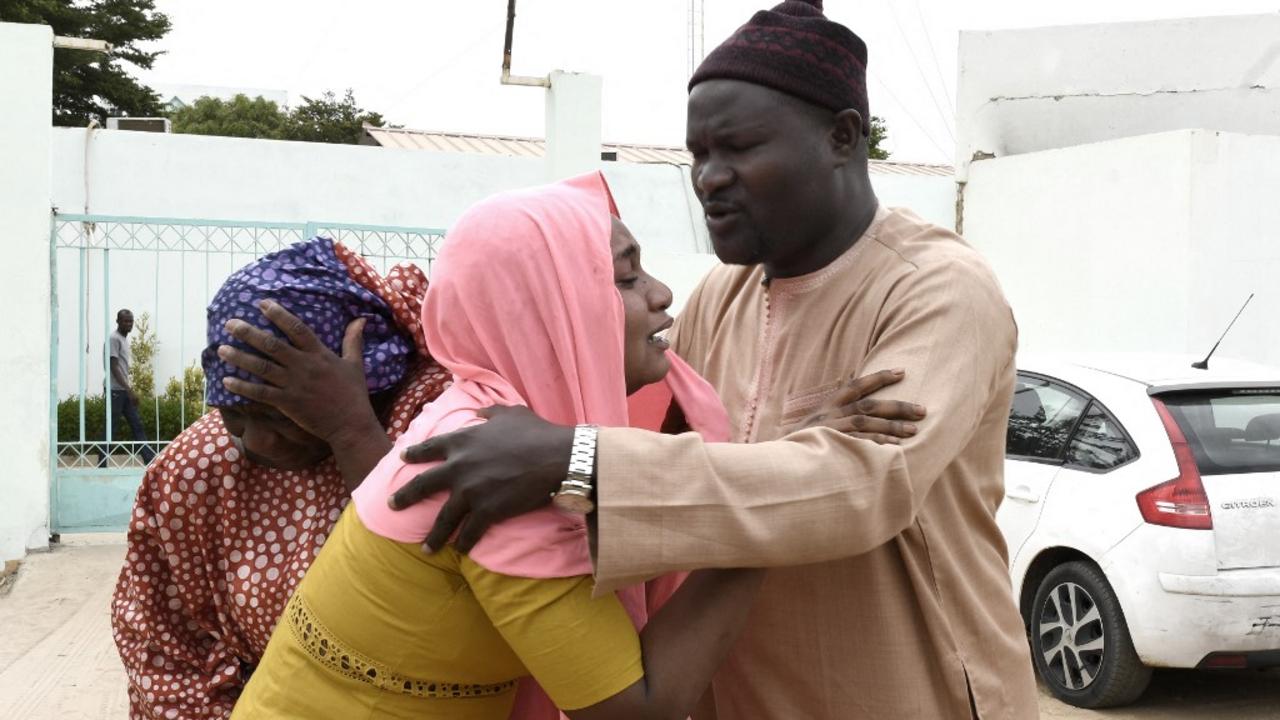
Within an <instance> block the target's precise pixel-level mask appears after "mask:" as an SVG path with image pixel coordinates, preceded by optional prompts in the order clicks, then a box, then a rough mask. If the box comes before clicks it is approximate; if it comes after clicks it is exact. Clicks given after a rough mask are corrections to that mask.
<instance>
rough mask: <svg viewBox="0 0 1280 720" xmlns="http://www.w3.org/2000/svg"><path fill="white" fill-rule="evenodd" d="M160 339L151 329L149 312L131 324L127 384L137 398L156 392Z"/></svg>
mask: <svg viewBox="0 0 1280 720" xmlns="http://www.w3.org/2000/svg"><path fill="white" fill-rule="evenodd" d="M159 349H160V341H159V340H157V339H156V333H155V331H154V330H152V329H151V314H150V313H142V314H141V315H139V316H138V319H137V321H136V322H135V323H134V324H133V337H132V338H129V352H130V354H132V355H133V366H132V367H130V368H129V385H131V386H132V387H133V393H134V394H135V395H137V396H138V397H139V398H147V397H151V396H152V395H154V394H155V392H156V351H157V350H159Z"/></svg>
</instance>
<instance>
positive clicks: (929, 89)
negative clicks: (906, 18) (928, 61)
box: [885, 0, 956, 143]
mask: <svg viewBox="0 0 1280 720" xmlns="http://www.w3.org/2000/svg"><path fill="white" fill-rule="evenodd" d="M885 7H886V8H887V9H888V10H889V16H890V17H891V18H893V24H894V25H896V26H897V28H898V34H899V35H901V36H902V43H903V44H904V45H906V47H907V52H908V53H910V54H911V61H912V63H913V64H914V65H915V66H916V72H918V73H919V74H920V81H921V82H922V83H924V89H925V90H926V91H927V92H928V93H929V98H930V99H931V100H932V101H933V107H934V109H935V110H937V111H938V117H939V118H940V119H941V120H942V127H943V129H944V130H946V131H947V135H948V136H950V137H951V142H953V143H954V142H955V141H956V136H955V133H954V132H952V131H951V120H950V119H949V118H948V117H947V114H946V112H945V111H944V110H943V109H942V103H940V102H938V95H937V93H935V92H934V91H933V85H932V84H931V83H930V82H929V79H928V78H927V77H926V76H925V72H924V68H923V67H922V66H921V65H920V58H918V57H916V51H915V49H914V48H912V46H911V41H910V40H908V39H907V32H906V30H904V29H903V27H902V23H901V22H900V21H899V20H898V14H897V13H896V12H894V10H893V3H892V2H891V0H885Z"/></svg>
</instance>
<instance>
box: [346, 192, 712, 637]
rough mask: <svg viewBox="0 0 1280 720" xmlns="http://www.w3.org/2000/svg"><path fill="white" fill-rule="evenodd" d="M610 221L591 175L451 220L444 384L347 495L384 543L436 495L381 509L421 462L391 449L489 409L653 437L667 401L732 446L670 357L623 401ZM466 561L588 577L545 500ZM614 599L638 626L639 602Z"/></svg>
mask: <svg viewBox="0 0 1280 720" xmlns="http://www.w3.org/2000/svg"><path fill="white" fill-rule="evenodd" d="M610 215H617V207H616V206H615V205H614V202H613V197H612V195H611V194H610V192H609V187H608V185H607V184H606V182H605V179H604V176H603V175H601V174H600V173H598V172H597V173H591V174H589V175H583V176H581V177H577V178H573V179H571V180H567V181H564V182H561V183H557V184H554V185H548V186H544V187H539V188H534V189H530V190H522V191H517V192H511V193H505V194H502V195H498V196H495V197H493V198H490V199H488V200H484V201H482V202H480V203H478V204H477V205H475V206H473V207H472V208H471V209H470V210H468V211H467V212H466V213H465V214H464V215H463V216H462V217H461V218H460V219H459V220H458V222H457V224H456V225H454V227H453V229H452V230H451V231H450V232H449V239H448V240H447V241H446V243H445V245H444V248H443V250H442V251H441V253H440V255H439V257H438V258H437V260H436V262H435V267H434V271H433V273H432V278H431V284H430V286H429V289H428V290H427V295H426V300H425V302H424V304H423V309H422V327H423V331H424V333H425V335H426V339H427V346H428V347H429V348H431V354H432V356H433V357H434V358H435V359H436V360H437V361H438V362H439V363H440V364H441V365H442V366H444V367H445V368H446V369H447V370H449V371H450V372H452V373H453V385H452V386H451V387H450V388H449V389H448V390H446V391H445V392H444V394H442V395H441V396H440V397H439V398H438V399H437V400H435V401H434V402H432V403H431V404H430V405H428V406H427V407H426V408H425V409H424V410H423V412H422V414H421V415H419V416H418V418H417V419H416V420H414V422H413V423H412V424H411V425H410V427H409V430H408V431H407V432H405V434H404V435H402V436H401V437H400V439H399V440H398V441H397V442H396V446H395V449H394V450H393V451H392V452H391V453H389V454H388V455H387V456H386V457H384V458H383V459H382V462H380V463H379V464H378V466H377V467H376V468H375V469H374V470H373V472H372V473H370V475H369V476H368V477H367V478H366V479H365V481H364V482H363V483H362V484H361V485H360V487H359V488H357V489H356V491H355V492H354V493H352V498H353V500H354V502H355V507H356V512H357V513H358V514H359V516H360V519H361V521H362V522H363V523H364V524H365V526H366V527H368V528H369V529H370V530H372V531H373V532H375V533H377V534H379V535H382V536H383V537H387V538H390V539H392V540H397V541H401V542H421V541H422V540H424V539H425V538H426V533H427V531H428V529H430V527H431V525H432V522H433V521H434V520H435V517H436V515H437V514H438V513H439V511H440V508H441V507H442V506H443V504H444V501H445V499H446V495H445V494H444V493H440V494H438V495H435V496H432V497H430V498H427V499H426V500H425V501H423V502H421V503H419V504H418V505H415V506H414V507H411V508H408V509H406V510H401V511H392V510H390V509H389V508H388V507H387V499H388V498H389V497H390V496H391V495H392V494H394V493H395V492H396V491H397V490H398V489H399V488H401V487H402V486H404V485H405V484H406V483H407V482H409V480H411V479H412V478H414V477H415V476H416V475H417V474H418V473H420V472H422V471H423V470H425V469H427V468H428V467H430V465H407V464H405V463H404V462H403V461H402V460H400V451H401V450H403V449H404V448H405V447H407V446H408V445H412V444H415V443H419V442H422V441H423V440H425V439H427V438H429V437H432V436H435V435H438V434H442V433H447V432H451V431H453V430H457V429H459V428H463V427H466V426H469V425H474V424H477V423H479V422H483V420H481V419H480V418H479V417H478V416H477V414H476V412H477V411H478V410H480V409H481V408H484V407H488V406H490V405H516V404H519V405H527V406H528V407H529V408H530V409H532V410H533V411H534V412H536V413H537V414H538V415H540V416H542V417H543V418H546V419H547V420H550V421H551V422H555V423H559V424H562V425H577V424H582V423H590V424H596V425H602V426H637V427H647V428H649V429H654V430H657V429H659V428H658V427H657V426H658V425H660V423H661V420H662V417H663V416H664V415H665V410H666V408H667V407H668V406H669V405H670V404H671V401H672V400H673V399H674V400H675V402H677V403H679V405H680V407H681V409H682V410H683V411H684V414H685V417H686V419H687V420H688V421H689V423H690V425H691V426H692V427H693V428H694V429H695V430H697V431H698V432H700V433H701V434H702V435H703V436H704V437H706V438H707V439H708V440H709V441H718V442H723V441H727V440H728V439H729V420H728V415H727V413H726V412H725V409H724V407H723V405H721V403H720V400H719V398H718V397H717V395H716V393H715V391H714V390H713V389H712V388H711V386H710V385H709V384H708V383H707V382H706V381H705V380H703V379H702V378H701V377H699V376H698V375H697V374H696V373H694V372H693V370H692V369H690V368H689V366H688V365H686V364H685V363H684V362H683V361H682V360H680V358H678V357H676V356H675V355H674V354H669V356H670V359H671V372H670V373H669V374H668V376H667V378H666V379H665V380H664V381H663V382H661V383H657V384H655V385H654V386H650V387H649V388H646V389H645V390H643V391H641V392H640V393H637V396H636V398H635V399H634V400H632V401H631V403H630V404H629V401H628V398H627V393H626V387H625V382H624V377H623V344H624V342H623V330H624V328H623V325H624V318H623V307H622V298H621V296H620V295H619V294H618V291H617V289H616V288H615V286H614V282H613V257H612V254H611V252H610V250H609V237H610V234H611V231H612V228H611V221H610ZM633 414H634V416H635V421H636V422H634V423H633V422H632V418H633ZM470 555H471V558H472V559H474V560H475V561H476V562H477V563H479V564H480V565H482V566H484V567H486V568H488V569H490V570H493V571H494V572H500V573H504V574H507V575H515V576H519V577H532V578H553V577H573V576H577V575H589V574H591V572H592V567H591V558H590V555H589V554H588V549H587V541H586V526H585V522H584V519H583V518H582V517H581V516H577V515H569V514H565V513H562V512H560V511H558V510H556V509H554V508H552V507H550V506H548V507H546V508H544V509H542V510H538V511H535V512H532V513H529V514H527V515H523V516H520V517H516V518H512V519H510V520H506V521H504V522H502V523H499V524H497V525H494V526H493V527H492V528H491V529H490V530H489V532H488V533H487V534H486V535H485V536H484V538H483V539H482V540H480V542H479V543H478V544H477V545H476V546H475V548H474V549H473V550H472V551H471V554H470ZM622 596H623V601H624V604H626V605H627V607H628V611H629V612H630V613H631V615H632V618H633V619H634V620H636V622H637V626H640V625H642V624H643V622H644V618H645V615H646V613H645V612H644V602H643V598H642V596H641V599H640V600H639V601H637V599H636V598H635V597H628V596H627V593H623V594H622Z"/></svg>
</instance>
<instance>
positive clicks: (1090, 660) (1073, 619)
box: [1036, 582, 1106, 691]
mask: <svg viewBox="0 0 1280 720" xmlns="http://www.w3.org/2000/svg"><path fill="white" fill-rule="evenodd" d="M1104 631H1105V627H1104V626H1103V623H1102V615H1101V614H1100V613H1099V612H1098V605H1097V603H1096V602H1095V601H1094V599H1093V596H1092V595H1090V594H1089V592H1088V591H1087V590H1085V589H1084V588H1083V587H1081V586H1079V585H1077V584H1076V583H1073V582H1064V583H1059V584H1058V585H1056V586H1054V588H1053V589H1052V590H1050V591H1049V595H1048V596H1047V597H1046V598H1045V601H1044V604H1043V605H1042V606H1041V607H1040V617H1039V621H1038V623H1037V628H1036V632H1037V633H1038V634H1039V636H1040V652H1041V654H1042V656H1043V659H1044V664H1045V668H1046V670H1047V672H1046V673H1045V674H1046V676H1047V677H1046V679H1048V680H1052V681H1053V682H1054V683H1055V684H1057V685H1060V686H1061V687H1063V688H1065V689H1067V690H1074V691H1080V690H1084V689H1086V688H1088V687H1089V686H1090V685H1092V684H1093V683H1094V681H1096V680H1097V679H1098V674H1099V672H1100V671H1101V670H1102V662H1103V657H1104V655H1105V650H1106V634H1105V632H1104Z"/></svg>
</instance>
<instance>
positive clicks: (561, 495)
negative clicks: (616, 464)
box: [554, 425, 600, 515]
mask: <svg viewBox="0 0 1280 720" xmlns="http://www.w3.org/2000/svg"><path fill="white" fill-rule="evenodd" d="M599 432H600V428H598V427H597V426H595V425H578V426H577V427H575V428H574V429H573V448H572V450H571V451H570V454H569V473H568V475H566V476H565V479H564V482H562V483H560V491H559V492H557V493H556V494H555V497H554V501H555V504H556V507H559V508H560V509H561V510H565V511H566V512H573V513H581V514H584V515H585V514H587V513H589V512H591V511H592V510H594V509H595V502H594V501H593V500H592V495H593V494H594V492H595V486H594V484H593V483H592V480H591V476H592V475H593V474H595V468H596V439H597V437H598V435H599Z"/></svg>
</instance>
